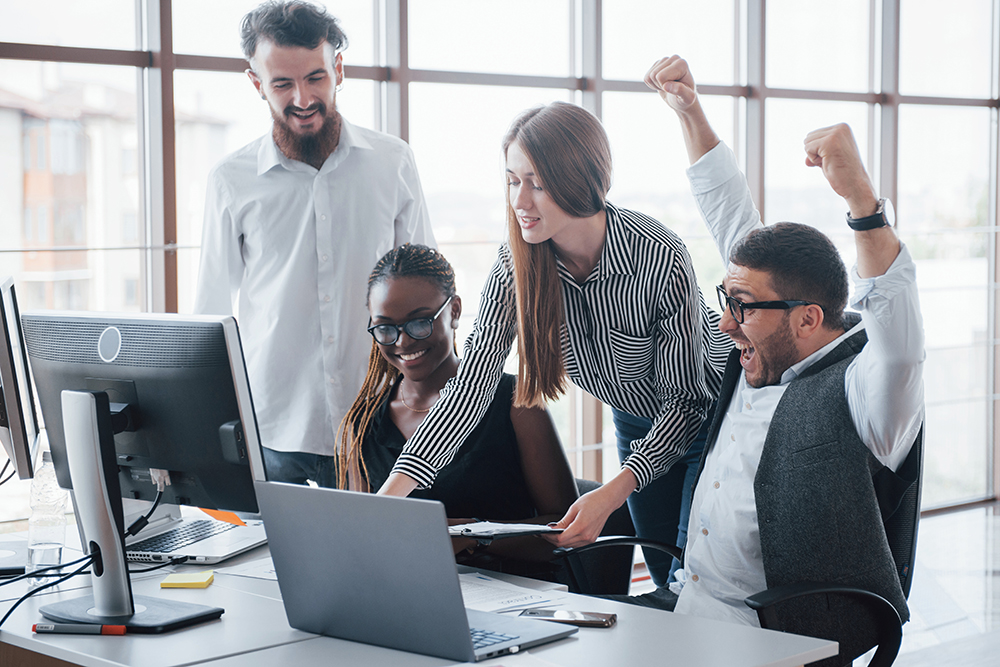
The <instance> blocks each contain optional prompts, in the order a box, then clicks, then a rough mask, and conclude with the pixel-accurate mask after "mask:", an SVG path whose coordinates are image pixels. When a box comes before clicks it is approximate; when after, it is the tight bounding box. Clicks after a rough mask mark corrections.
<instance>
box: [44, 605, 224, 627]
mask: <svg viewBox="0 0 1000 667" xmlns="http://www.w3.org/2000/svg"><path fill="white" fill-rule="evenodd" d="M133 602H134V604H135V613H134V614H132V615H131V616H98V615H96V614H94V613H93V610H94V596H93V595H88V596H86V597H79V598H74V599H72V600H66V601H64V602H55V603H53V604H49V605H45V606H44V607H41V608H40V609H39V610H38V611H39V612H41V614H42V616H44V617H45V618H47V619H49V620H50V621H54V622H56V623H97V624H101V625H124V626H125V627H127V628H128V632H129V633H134V634H159V633H161V632H170V631H171V630H177V629H179V628H185V627H187V626H189V625H195V624H196V623H203V622H205V621H212V620H215V619H217V618H219V617H220V616H222V614H223V613H224V611H225V610H224V609H222V608H221V607H207V606H205V605H201V604H191V603H188V602H177V601H174V600H162V599H160V598H151V597H147V596H144V595H136V596H134V598H133Z"/></svg>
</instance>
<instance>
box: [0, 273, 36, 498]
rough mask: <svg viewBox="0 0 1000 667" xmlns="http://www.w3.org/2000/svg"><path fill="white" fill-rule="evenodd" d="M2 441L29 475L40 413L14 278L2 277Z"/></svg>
mask: <svg viewBox="0 0 1000 667" xmlns="http://www.w3.org/2000/svg"><path fill="white" fill-rule="evenodd" d="M0 329H2V330H3V339H2V340H0V442H2V443H3V448H4V451H5V452H6V453H7V458H8V459H10V461H11V462H12V463H13V464H14V470H15V471H17V476H18V477H19V478H20V479H29V478H31V476H32V474H33V470H32V466H33V465H34V461H35V454H36V451H37V449H38V442H39V438H38V416H37V414H36V412H35V397H34V394H33V393H32V389H31V377H30V376H29V375H28V357H27V353H26V352H25V349H24V339H23V337H22V336H21V320H20V317H19V314H18V310H17V295H16V294H15V292H14V279H13V278H11V277H9V276H8V277H6V278H2V279H0Z"/></svg>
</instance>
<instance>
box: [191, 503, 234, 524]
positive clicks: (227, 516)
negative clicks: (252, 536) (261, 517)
mask: <svg viewBox="0 0 1000 667" xmlns="http://www.w3.org/2000/svg"><path fill="white" fill-rule="evenodd" d="M198 509H200V510H201V511H202V512H204V513H205V514H207V515H208V516H210V517H212V518H213V519H218V520H219V521H225V522H226V523H231V524H233V525H236V526H245V525H246V524H245V523H243V519H241V518H239V517H238V516H236V515H235V514H233V513H232V512H223V511H221V510H207V509H205V508H204V507H199V508H198Z"/></svg>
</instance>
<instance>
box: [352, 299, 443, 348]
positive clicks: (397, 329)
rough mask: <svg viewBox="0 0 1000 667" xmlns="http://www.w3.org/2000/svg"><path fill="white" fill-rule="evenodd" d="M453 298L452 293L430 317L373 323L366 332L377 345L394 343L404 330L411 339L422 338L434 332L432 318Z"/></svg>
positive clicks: (436, 316)
mask: <svg viewBox="0 0 1000 667" xmlns="http://www.w3.org/2000/svg"><path fill="white" fill-rule="evenodd" d="M453 298H454V295H452V296H449V297H448V300H447V301H445V302H444V304H442V305H441V307H440V308H438V310H437V312H436V313H434V315H432V316H431V317H418V318H416V319H413V320H410V321H409V322H403V323H402V324H373V325H371V326H370V327H368V333H370V334H371V335H372V338H374V339H375V342H376V343H378V344H379V345H395V344H396V341H397V340H399V334H400V333H401V332H404V331H405V332H406V335H407V336H409V337H410V338H412V339H413V340H423V339H425V338H427V337H428V336H430V335H431V334H432V333H433V332H434V320H436V319H437V318H438V316H439V315H440V314H441V313H443V312H444V309H445V308H446V307H447V306H448V304H449V303H451V300H452V299H453Z"/></svg>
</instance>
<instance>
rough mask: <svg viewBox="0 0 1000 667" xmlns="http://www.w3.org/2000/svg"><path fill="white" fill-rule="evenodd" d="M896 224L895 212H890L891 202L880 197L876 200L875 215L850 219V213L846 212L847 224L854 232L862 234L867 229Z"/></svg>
mask: <svg viewBox="0 0 1000 667" xmlns="http://www.w3.org/2000/svg"><path fill="white" fill-rule="evenodd" d="M895 222H896V215H895V212H894V211H893V210H892V202H891V201H889V200H888V199H886V198H885V197H882V198H881V199H879V200H878V208H876V209H875V213H873V214H872V215H869V216H865V217H864V218H852V217H851V212H850V211H848V212H847V224H848V226H850V228H851V229H853V230H854V231H856V232H864V231H867V230H869V229H878V228H879V227H885V226H886V225H888V226H890V227H892V226H893V225H894V224H895Z"/></svg>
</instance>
